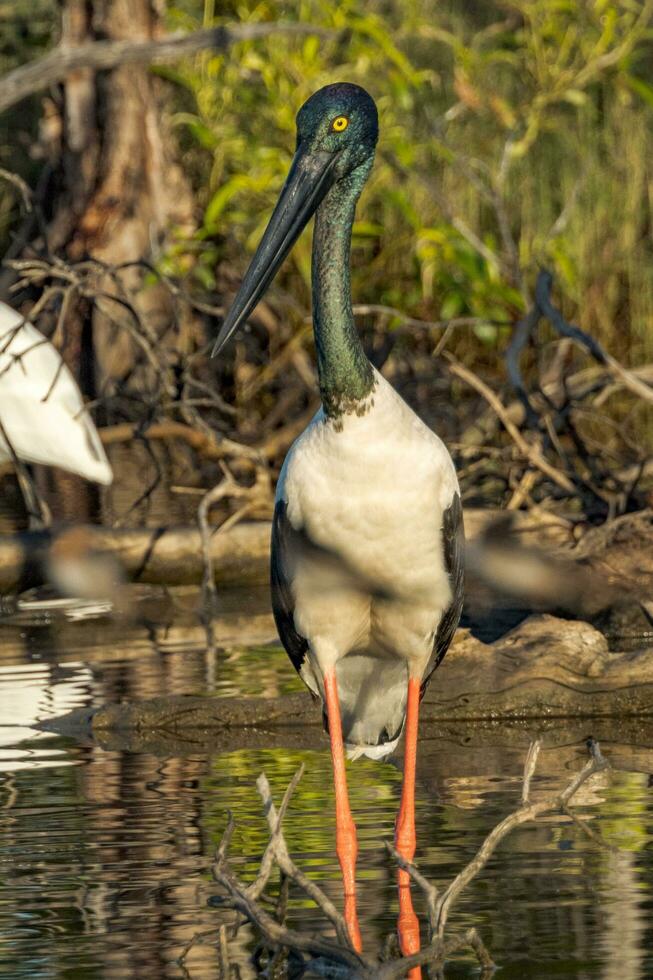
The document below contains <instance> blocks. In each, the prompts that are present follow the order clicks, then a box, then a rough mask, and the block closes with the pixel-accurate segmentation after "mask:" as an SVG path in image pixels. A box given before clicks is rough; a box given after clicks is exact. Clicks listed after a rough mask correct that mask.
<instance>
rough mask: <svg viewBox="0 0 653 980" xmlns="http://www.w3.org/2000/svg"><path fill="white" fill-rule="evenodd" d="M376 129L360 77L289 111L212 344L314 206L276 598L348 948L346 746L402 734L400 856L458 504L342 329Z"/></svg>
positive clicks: (441, 629)
mask: <svg viewBox="0 0 653 980" xmlns="http://www.w3.org/2000/svg"><path fill="white" fill-rule="evenodd" d="M377 137H378V117H377V110H376V106H375V104H374V101H373V99H372V98H371V97H370V96H369V95H368V93H367V92H366V91H365V90H364V89H362V88H360V87H359V86H357V85H351V84H345V83H342V84H335V85H328V86H326V88H323V89H321V90H320V91H319V92H316V93H315V94H314V95H313V96H311V98H310V99H309V100H308V101H307V102H306V103H305V104H304V105H303V106H302V108H301V109H300V111H299V114H298V116H297V150H296V153H295V157H294V159H293V162H292V166H291V169H290V173H289V175H288V178H287V180H286V183H285V185H284V187H283V189H282V191H281V194H280V197H279V200H278V202H277V205H276V207H275V210H274V212H273V214H272V217H271V219H270V222H269V224H268V227H267V229H266V231H265V233H264V235H263V238H262V240H261V243H260V245H259V247H258V249H257V251H256V254H255V255H254V258H253V259H252V262H251V264H250V266H249V269H248V271H247V273H246V275H245V278H244V279H243V282H242V285H241V287H240V289H239V291H238V294H237V296H236V298H235V300H234V302H233V305H232V307H231V309H230V311H229V313H228V315H227V317H226V319H225V321H224V323H223V324H222V327H221V330H220V333H219V335H218V338H217V341H216V345H215V349H214V353H217V351H219V350H220V349H221V348H222V347H223V346H224V344H225V343H226V342H227V340H228V339H229V337H230V336H231V335H232V334H233V333H234V331H235V330H236V329H237V328H238V327H239V326H240V325H241V324H243V323H244V322H245V321H246V319H247V317H248V316H249V314H250V313H251V311H252V310H253V309H254V307H255V306H256V304H257V302H258V301H259V300H260V298H261V297H262V295H263V293H264V292H265V290H266V288H267V287H268V285H269V283H270V282H271V280H272V278H273V277H274V275H275V273H276V271H277V269H278V268H279V266H280V265H281V263H282V262H283V260H284V258H285V257H286V255H287V254H288V252H289V250H290V248H291V247H292V245H293V243H294V242H295V240H296V239H297V237H298V236H299V234H300V233H301V231H302V229H303V228H304V227H305V226H306V224H307V223H308V221H309V219H310V218H311V216H312V215H313V214H315V229H314V234H313V259H312V288H313V327H314V331H315V346H316V351H317V368H318V374H319V383H320V392H321V396H322V407H321V408H320V410H319V411H318V412H317V414H316V415H315V417H314V418H313V420H312V421H311V422H310V424H309V425H308V427H307V429H306V430H305V431H304V432H303V433H302V435H301V436H300V437H299V438H298V439H297V441H296V442H295V443H294V445H293V446H292V448H291V449H290V451H289V453H288V456H287V458H286V461H285V463H284V466H283V469H282V471H281V475H280V478H279V484H278V487H277V493H276V505H275V511H274V520H273V526H272V559H271V560H272V568H271V583H272V602H273V608H274V615H275V619H276V623H277V627H278V629H279V634H280V636H281V639H282V642H283V644H284V646H285V648H286V650H287V652H288V655H289V657H290V659H291V660H292V662H293V664H294V665H295V667H296V668H297V670H298V671H299V674H300V676H301V677H302V679H303V681H304V682H305V683H306V685H307V687H308V688H309V689H310V691H311V692H312V693H313V694H314V695H315V697H316V698H319V699H321V701H322V704H323V706H324V711H325V721H326V724H327V727H328V731H329V736H330V741H331V754H332V760H333V774H334V782H335V798H336V847H337V853H338V859H339V861H340V866H341V868H342V875H343V883H344V893H345V918H346V921H347V925H348V928H349V932H350V936H351V938H352V942H353V944H354V946H355V947H356V948H357V949H359V950H360V948H361V939H360V930H359V925H358V919H357V914H356V898H355V865H356V857H357V839H356V827H355V824H354V820H353V817H352V813H351V809H350V805H349V798H348V793H347V780H346V775H345V749H346V750H347V752H348V754H349V755H350V757H352V758H356V757H358V756H361V755H365V756H368V757H370V758H373V759H381V758H383V757H384V756H386V755H388V754H389V753H391V752H392V751H393V750H394V749H395V747H396V745H397V743H398V741H399V738H400V736H401V734H402V732H403V733H404V738H405V750H404V751H405V762H404V777H403V787H402V797H401V806H400V810H399V814H398V817H397V823H396V846H397V849H398V851H399V852H400V854H401V855H402V856H403V857H405V858H407V859H412V857H413V855H414V853H415V846H416V842H415V799H414V798H415V760H416V751H417V729H418V713H419V703H420V699H421V697H422V695H423V694H424V690H425V688H426V685H427V684H428V682H429V680H430V678H431V676H432V674H433V672H434V670H435V668H436V667H437V666H438V664H439V663H440V661H441V660H442V658H443V656H444V654H445V653H446V650H447V648H448V646H449V644H450V642H451V639H452V637H453V634H454V632H455V630H456V627H457V625H458V620H459V618H460V612H461V607H462V598H463V524H462V510H461V504H460V496H459V490H458V481H457V479H456V473H455V470H454V467H453V463H452V461H451V458H450V456H449V453H448V452H447V449H446V447H445V446H444V444H443V443H442V441H441V440H440V439H439V438H438V436H437V435H435V434H434V433H433V432H432V431H431V430H430V429H429V428H427V426H426V425H424V423H423V422H422V421H421V420H420V419H419V418H418V417H417V416H416V415H415V413H414V412H413V411H412V410H411V409H410V408H409V407H408V405H407V404H406V403H405V402H404V401H403V400H402V398H400V396H399V395H398V394H397V392H396V391H395V390H394V389H393V388H392V387H391V385H390V384H388V382H387V381H385V380H384V378H383V377H382V376H381V374H379V372H378V371H376V370H375V368H374V367H373V366H372V365H371V364H370V362H369V360H368V359H367V357H366V356H365V353H364V351H363V347H362V345H361V341H360V339H359V337H358V334H357V331H356V328H355V326H354V318H353V313H352V306H351V288H350V270H349V259H350V248H351V233H352V226H353V221H354V212H355V209H356V202H357V201H358V198H359V196H360V193H361V191H362V189H363V185H364V184H365V181H366V180H367V177H368V176H369V173H370V170H371V169H372V162H373V159H374V151H375V147H376V142H377ZM399 904H400V913H399V937H400V943H401V948H402V951H403V952H404V953H407V954H409V953H412V952H416V951H417V950H418V949H419V925H418V922H417V918H416V916H415V914H414V912H413V908H412V903H411V897H410V887H409V879H408V875H407V874H406V872H404V871H399Z"/></svg>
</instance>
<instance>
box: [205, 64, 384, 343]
mask: <svg viewBox="0 0 653 980" xmlns="http://www.w3.org/2000/svg"><path fill="white" fill-rule="evenodd" d="M378 135H379V120H378V114H377V111H376V105H375V104H374V100H373V99H372V97H371V96H370V95H368V93H367V92H366V91H365V89H363V88H361V87H360V86H359V85H352V84H350V83H348V82H339V83H337V84H335V85H327V86H325V87H324V88H321V89H320V90H319V91H318V92H315V93H314V95H312V96H311V97H310V99H308V101H307V102H305V103H304V105H303V106H302V107H301V109H300V110H299V112H298V113H297V149H296V151H295V156H294V158H293V161H292V165H291V167H290V172H289V174H288V177H287V179H286V182H285V184H284V186H283V188H282V190H281V194H280V195H279V200H278V201H277V205H276V207H275V209H274V211H273V213H272V217H271V218H270V222H269V224H268V226H267V228H266V230H265V232H264V234H263V238H262V239H261V243H260V245H259V247H258V249H257V250H256V253H255V255H254V258H253V259H252V261H251V263H250V266H249V269H248V270H247V272H246V274H245V277H244V279H243V281H242V283H241V286H240V289H239V290H238V293H237V294H236V298H235V299H234V302H233V304H232V306H231V309H230V310H229V313H228V314H227V316H226V318H225V320H224V322H223V324H222V327H221V329H220V333H219V334H218V338H217V340H216V342H215V347H214V348H213V354H217V353H218V351H219V350H220V349H221V348H222V347H223V346H224V345H225V344H226V342H227V340H228V339H229V337H231V335H232V334H233V333H234V331H235V330H236V329H237V328H238V327H239V326H240V325H241V324H242V323H244V322H245V320H246V319H247V317H248V316H249V314H250V313H251V312H252V310H253V309H254V307H255V306H256V304H257V303H258V302H259V300H260V299H261V297H262V296H263V294H264V293H265V291H266V289H267V288H268V286H269V285H270V283H271V281H272V279H273V278H274V276H275V274H276V272H277V270H278V268H279V266H280V265H281V263H282V262H283V260H284V259H285V257H286V256H287V254H288V252H289V251H290V249H291V248H292V246H293V244H294V243H295V241H296V240H297V238H298V237H299V235H300V234H301V232H302V231H303V230H304V228H305V227H306V225H307V224H308V222H309V220H310V219H311V217H312V216H313V214H314V213H315V211H316V210H317V209H318V207H319V205H320V204H321V202H322V201H323V200H324V197H325V196H326V194H327V192H328V191H329V190H330V189H331V188H332V187H333V186H334V184H337V183H338V182H339V181H344V180H346V179H347V177H349V176H350V175H351V174H353V173H355V172H356V171H358V170H359V169H362V168H364V169H365V174H366V173H367V170H368V167H369V166H370V165H371V160H372V158H373V156H374V149H375V147H376V141H377V139H378Z"/></svg>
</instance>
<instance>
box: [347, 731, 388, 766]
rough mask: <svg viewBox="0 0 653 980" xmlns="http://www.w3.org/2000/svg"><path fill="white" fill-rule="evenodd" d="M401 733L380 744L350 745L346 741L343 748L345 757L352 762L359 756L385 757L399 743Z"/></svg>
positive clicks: (369, 757) (370, 757) (375, 758)
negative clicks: (345, 751)
mask: <svg viewBox="0 0 653 980" xmlns="http://www.w3.org/2000/svg"><path fill="white" fill-rule="evenodd" d="M400 738H401V734H399V735H397V737H396V738H394V739H393V740H392V741H391V742H382V743H381V745H351V744H350V743H347V744H346V745H345V749H346V750H347V758H348V759H350V760H351V761H352V762H355V761H356V759H360V758H361V756H366V757H367V758H368V759H374V760H379V759H385V757H386V756H387V755H391V754H392V753H393V752H394V750H395V749H396V748H397V745H398V744H399V739H400Z"/></svg>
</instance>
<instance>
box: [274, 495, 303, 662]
mask: <svg viewBox="0 0 653 980" xmlns="http://www.w3.org/2000/svg"><path fill="white" fill-rule="evenodd" d="M286 506H287V505H286V502H285V500H279V501H278V502H277V505H276V507H275V508H274V517H273V518H272V545H271V550H270V586H271V589H272V612H273V613H274V621H275V623H276V624H277V629H278V631H279V636H280V637H281V642H282V643H283V645H284V647H285V649H286V653H287V654H288V656H289V657H290V659H291V660H292V663H293V666H294V668H295V670H297V671H299V669H300V668H301V666H302V664H303V663H304V659H305V657H306V651H307V650H308V643H307V642H306V639H305V637H303V636H301V635H300V634H299V633H298V632H297V630H296V629H295V620H294V618H293V616H294V612H295V601H294V599H293V595H292V591H291V588H290V579H289V577H288V576H289V572H290V570H291V568H292V563H293V554H297V552H298V546H299V545H300V544H301V538H302V535H301V533H300V532H299V531H295V529H294V528H293V526H292V524H291V523H290V521H289V520H288V516H287V514H286Z"/></svg>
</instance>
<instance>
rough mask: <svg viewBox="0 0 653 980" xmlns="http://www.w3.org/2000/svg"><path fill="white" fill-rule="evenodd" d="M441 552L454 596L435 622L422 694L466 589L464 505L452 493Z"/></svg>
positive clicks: (446, 644)
mask: <svg viewBox="0 0 653 980" xmlns="http://www.w3.org/2000/svg"><path fill="white" fill-rule="evenodd" d="M442 551H443V555H444V564H445V568H446V569H447V574H448V575H449V581H450V582H451V591H452V593H453V597H452V599H451V604H450V605H449V606H447V608H446V609H445V611H444V612H443V614H442V619H441V620H440V622H439V623H438V628H437V630H436V633H435V639H434V642H433V653H432V655H431V659H430V661H429V663H428V666H427V668H426V671H425V673H424V679H423V680H422V691H421V693H422V696H423V695H424V692H425V690H426V687H427V684H428V682H429V681H430V679H431V675H432V674H433V671H434V670H435V669H436V667H437V666H438V664H439V663H440V661H441V660H442V658H443V657H444V655H445V653H446V652H447V650H448V649H449V645H450V644H451V641H452V640H453V637H454V633H455V632H456V629H457V628H458V623H459V622H460V615H461V613H462V611H463V599H464V592H465V529H464V527H463V508H462V504H461V502H460V495H459V494H457V493H455V494H454V497H453V500H452V501H451V503H450V504H449V506H448V507H447V509H446V510H445V512H444V515H443V519H442Z"/></svg>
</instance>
